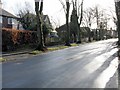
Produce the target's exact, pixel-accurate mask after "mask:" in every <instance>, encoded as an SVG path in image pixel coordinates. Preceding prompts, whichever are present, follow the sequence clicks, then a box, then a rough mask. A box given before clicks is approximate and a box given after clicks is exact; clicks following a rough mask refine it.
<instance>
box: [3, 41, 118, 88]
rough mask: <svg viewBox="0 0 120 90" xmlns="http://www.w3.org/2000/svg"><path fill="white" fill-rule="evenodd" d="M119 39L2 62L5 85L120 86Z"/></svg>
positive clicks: (45, 86)
mask: <svg viewBox="0 0 120 90" xmlns="http://www.w3.org/2000/svg"><path fill="white" fill-rule="evenodd" d="M116 41H117V39H110V40H104V41H99V42H93V43H86V44H81V45H79V46H77V47H70V48H67V49H63V50H58V51H53V52H48V53H45V54H42V55H37V56H34V57H30V58H27V59H23V60H18V61H16V62H7V63H3V64H2V70H3V71H2V79H3V81H2V85H3V88H117V87H118V83H117V82H118V81H117V68H118V58H117V48H115V46H116Z"/></svg>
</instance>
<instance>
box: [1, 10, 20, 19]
mask: <svg viewBox="0 0 120 90" xmlns="http://www.w3.org/2000/svg"><path fill="white" fill-rule="evenodd" d="M0 15H1V16H7V17H11V18H18V17H17V16H15V15H13V14H11V13H9V12H8V11H6V10H4V9H2V13H0Z"/></svg>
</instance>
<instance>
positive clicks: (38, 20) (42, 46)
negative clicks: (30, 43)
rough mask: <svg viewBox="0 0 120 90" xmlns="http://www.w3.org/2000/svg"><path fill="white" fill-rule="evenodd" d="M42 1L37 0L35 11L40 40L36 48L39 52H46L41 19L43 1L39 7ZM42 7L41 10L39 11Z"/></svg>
mask: <svg viewBox="0 0 120 90" xmlns="http://www.w3.org/2000/svg"><path fill="white" fill-rule="evenodd" d="M39 1H40V0H35V11H36V19H37V31H38V40H39V44H38V47H37V48H36V49H37V50H44V43H43V32H42V19H41V13H42V10H43V0H41V3H40V5H39ZM39 6H40V10H39Z"/></svg>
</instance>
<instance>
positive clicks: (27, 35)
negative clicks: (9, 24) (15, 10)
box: [2, 28, 38, 51]
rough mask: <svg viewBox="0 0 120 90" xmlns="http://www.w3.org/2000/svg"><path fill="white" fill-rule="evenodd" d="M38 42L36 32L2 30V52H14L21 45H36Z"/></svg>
mask: <svg viewBox="0 0 120 90" xmlns="http://www.w3.org/2000/svg"><path fill="white" fill-rule="evenodd" d="M37 42H38V39H37V33H36V31H28V30H16V29H8V28H2V50H3V51H7V50H14V49H15V48H16V47H20V46H21V45H25V44H26V45H28V44H32V45H36V44H37Z"/></svg>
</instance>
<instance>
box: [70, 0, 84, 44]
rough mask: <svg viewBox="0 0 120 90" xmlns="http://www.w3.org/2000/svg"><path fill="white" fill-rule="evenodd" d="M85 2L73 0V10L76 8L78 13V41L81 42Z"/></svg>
mask: <svg viewBox="0 0 120 90" xmlns="http://www.w3.org/2000/svg"><path fill="white" fill-rule="evenodd" d="M83 2H84V0H82V1H81V3H80V2H79V0H75V1H74V0H72V3H73V10H75V13H76V17H75V18H77V24H78V25H77V33H78V35H77V43H81V30H80V25H81V23H82V20H83Z"/></svg>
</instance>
